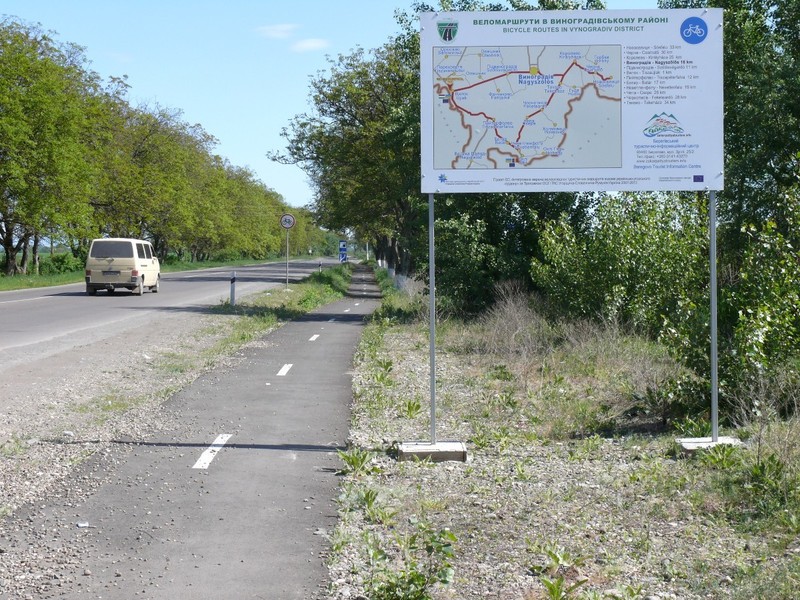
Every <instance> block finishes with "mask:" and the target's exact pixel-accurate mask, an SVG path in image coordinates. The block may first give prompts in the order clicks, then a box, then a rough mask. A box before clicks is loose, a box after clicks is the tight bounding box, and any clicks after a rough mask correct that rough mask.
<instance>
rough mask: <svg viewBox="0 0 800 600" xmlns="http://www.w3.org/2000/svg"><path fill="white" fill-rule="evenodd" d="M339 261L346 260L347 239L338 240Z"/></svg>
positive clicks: (343, 261)
mask: <svg viewBox="0 0 800 600" xmlns="http://www.w3.org/2000/svg"><path fill="white" fill-rule="evenodd" d="M339 262H340V263H345V262H347V240H339Z"/></svg>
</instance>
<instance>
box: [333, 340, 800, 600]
mask: <svg viewBox="0 0 800 600" xmlns="http://www.w3.org/2000/svg"><path fill="white" fill-rule="evenodd" d="M373 334H374V332H373V333H370V331H369V330H368V331H367V333H365V340H366V337H367V336H368V335H373ZM426 335H427V331H426V330H425V331H423V330H421V329H420V327H419V326H395V327H390V328H389V329H388V330H387V331H386V332H385V333H384V334H383V335H382V336H378V337H379V338H380V339H379V340H375V339H373V340H372V341H369V342H368V344H369V348H367V349H365V348H364V347H363V342H362V350H361V352H360V355H359V356H360V360H359V362H358V364H357V365H356V370H355V378H354V398H355V400H354V407H353V425H352V429H351V436H350V443H351V445H352V448H353V449H372V450H374V451H375V457H374V458H373V460H372V461H371V463H370V464H369V467H368V468H363V469H360V470H358V471H355V470H353V469H351V470H350V472H349V473H348V474H347V475H346V477H344V479H343V484H342V496H341V498H340V525H339V527H338V529H337V531H336V532H335V533H334V534H333V535H332V537H331V540H332V544H333V550H334V551H333V553H332V556H331V560H330V567H329V568H330V573H331V585H330V597H331V598H336V599H337V600H345V599H354V598H357V599H363V598H370V599H371V600H374V599H375V598H401V597H408V598H427V597H431V598H435V599H442V600H444V599H459V600H471V599H475V600H477V599H485V598H497V599H502V600H512V599H521V600H533V599H538V598H586V599H589V598H631V599H632V598H646V599H648V600H659V599H661V600H665V599H668V598H669V599H676V598H680V599H700V598H767V597H769V598H791V597H794V596H793V594H794V591H795V589H796V584H797V579H796V576H797V573H798V572H799V570H798V567H799V566H800V537H796V538H795V539H794V540H792V539H786V538H785V537H783V538H781V539H778V536H775V537H773V536H770V535H764V534H763V533H762V534H759V533H753V532H748V530H747V528H746V527H741V526H740V527H735V526H733V525H732V524H731V523H730V522H729V520H728V519H727V518H726V516H725V514H724V513H723V511H722V507H721V506H719V505H718V504H717V498H716V497H715V496H714V495H712V494H706V493H705V490H706V489H707V488H705V487H704V486H703V485H702V480H701V477H702V476H701V473H702V472H703V471H701V470H699V469H698V468H697V464H696V462H697V461H694V460H689V459H686V458H675V457H674V455H672V454H671V453H670V450H671V449H672V448H673V443H674V438H673V437H671V436H647V435H635V436H627V437H625V436H618V437H615V438H610V439H605V438H602V437H599V436H591V437H587V438H584V439H573V440H565V441H554V440H551V439H547V438H546V437H539V435H538V434H537V430H538V429H539V424H540V421H539V419H538V418H536V417H535V416H534V417H532V413H531V411H529V410H525V409H526V408H528V407H526V405H525V402H526V401H525V397H524V395H520V394H519V393H518V392H517V393H511V392H509V391H508V387H507V386H505V384H504V383H503V382H498V381H497V380H496V379H494V378H493V377H492V376H491V374H492V373H493V372H496V363H493V362H492V360H493V359H492V358H491V357H482V356H480V355H475V354H471V355H470V354H463V353H459V354H452V353H449V352H447V351H446V350H438V351H437V381H438V384H439V386H440V387H439V389H438V392H437V407H438V409H439V410H438V411H437V413H438V414H437V439H439V440H460V441H463V442H466V443H467V447H468V453H469V459H468V461H467V462H465V463H462V462H448V463H441V464H436V465H433V464H430V463H429V462H398V461H396V460H394V459H393V458H391V450H392V448H393V447H394V446H395V445H396V444H397V443H398V442H402V441H428V440H429V433H428V432H429V417H428V415H427V412H428V406H429V404H428V394H429V392H428V377H429V370H428V368H427V364H428V360H429V357H428V345H427V337H426ZM494 360H496V359H494ZM420 405H421V406H420ZM351 452H355V450H352V451H351ZM421 524H423V525H421ZM441 530H448V531H450V532H451V533H452V534H454V535H455V538H456V541H455V543H454V545H453V548H454V554H453V556H452V557H450V558H448V557H446V556H445V555H444V554H438V557H439V559H440V561H439V565H438V566H441V565H442V564H444V562H449V564H450V565H451V566H452V569H453V577H452V581H451V583H450V584H449V585H442V584H440V583H430V581H431V580H430V579H429V580H428V584H426V585H425V590H426V593H428V594H430V596H426V595H412V594H411V593H409V592H407V595H400V594H398V595H392V590H398V589H400V588H402V587H403V586H404V585H406V584H407V583H408V582H409V581H410V578H409V577H407V576H408V574H410V573H414V572H416V573H417V574H420V573H422V574H426V573H427V574H430V573H431V572H434V571H435V570H436V569H437V568H438V566H434V568H433V571H431V570H430V569H428V566H429V565H430V564H431V562H430V559H431V557H432V558H434V559H436V557H437V554H436V553H435V552H434V553H432V554H429V553H428V552H426V551H425V542H426V541H431V539H432V538H431V534H430V532H431V531H441ZM430 548H431V547H430V546H429V548H428V549H429V550H430ZM434 562H435V561H434Z"/></svg>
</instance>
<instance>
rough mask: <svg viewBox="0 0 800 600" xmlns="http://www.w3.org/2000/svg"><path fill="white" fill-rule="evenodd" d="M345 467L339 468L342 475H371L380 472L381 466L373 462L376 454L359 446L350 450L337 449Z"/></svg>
mask: <svg viewBox="0 0 800 600" xmlns="http://www.w3.org/2000/svg"><path fill="white" fill-rule="evenodd" d="M336 452H337V454H338V455H339V458H340V459H342V462H343V463H344V467H343V468H342V469H341V470H339V474H340V475H355V476H360V475H371V474H373V473H379V472H380V467H379V466H378V465H376V464H374V463H373V460H374V459H375V456H376V454H375V453H374V452H370V451H369V450H365V449H362V448H358V447H353V448H350V449H349V450H337V451H336Z"/></svg>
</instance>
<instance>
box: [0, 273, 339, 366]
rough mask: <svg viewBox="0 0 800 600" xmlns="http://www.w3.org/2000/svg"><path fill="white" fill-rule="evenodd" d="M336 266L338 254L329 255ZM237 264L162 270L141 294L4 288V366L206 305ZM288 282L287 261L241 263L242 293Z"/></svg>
mask: <svg viewBox="0 0 800 600" xmlns="http://www.w3.org/2000/svg"><path fill="white" fill-rule="evenodd" d="M322 264H323V266H331V265H332V264H338V262H335V263H334V260H333V259H323V261H322ZM319 265H320V261H318V260H314V261H290V263H289V282H290V283H291V282H292V281H298V280H300V279H302V278H304V277H307V276H308V275H309V274H310V273H312V272H313V271H315V270H317V269H318V268H319ZM231 275H232V270H231V269H230V268H227V269H221V268H219V269H205V270H200V271H183V272H179V273H162V276H161V286H160V287H161V291H160V292H159V293H156V294H154V293H152V292H145V294H144V295H143V296H137V295H135V294H132V293H130V292H128V291H127V290H120V291H118V292H115V293H114V294H108V293H106V292H98V293H97V295H96V296H88V295H87V294H86V293H85V289H86V286H85V285H84V284H83V283H80V284H71V285H62V286H57V287H53V288H39V289H30V290H18V291H12V292H0V369H9V368H12V367H14V366H15V365H17V364H22V363H25V362H29V361H31V360H35V359H40V358H44V357H46V356H49V355H52V354H56V353H58V352H62V351H64V350H69V349H71V348H74V347H77V346H81V345H84V344H88V343H92V342H95V341H98V340H101V339H106V338H108V337H112V336H119V335H121V334H122V333H123V332H124V331H126V330H129V329H131V328H134V327H144V326H146V325H147V322H148V319H150V318H152V316H153V315H154V314H159V313H161V314H163V313H164V312H168V311H173V310H176V309H181V310H187V309H188V310H190V309H192V308H197V309H198V310H203V309H205V308H207V307H208V306H209V305H214V304H217V303H219V302H220V301H223V300H226V299H230V288H231V284H230V280H231ZM285 285H286V263H280V262H279V263H265V264H260V265H253V266H247V267H237V268H236V296H237V298H242V297H243V296H244V295H246V294H252V293H256V292H260V291H264V290H267V289H271V288H276V287H280V286H285Z"/></svg>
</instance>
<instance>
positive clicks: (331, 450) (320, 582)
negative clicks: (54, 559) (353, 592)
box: [54, 267, 379, 600]
mask: <svg viewBox="0 0 800 600" xmlns="http://www.w3.org/2000/svg"><path fill="white" fill-rule="evenodd" d="M378 298H379V290H378V287H377V285H376V283H375V280H374V276H373V275H372V273H371V272H370V271H368V270H366V269H364V268H358V267H357V268H356V270H355V272H354V275H353V281H352V285H351V288H350V293H349V296H348V297H347V298H346V299H344V300H342V301H339V302H336V303H333V304H330V305H327V306H325V307H323V308H321V309H318V310H317V311H315V312H313V313H311V314H309V315H307V316H306V317H304V318H302V319H299V320H297V321H294V322H291V323H288V324H286V325H284V326H283V327H281V328H280V329H278V330H276V331H274V332H272V333H271V334H269V335H267V336H266V337H265V338H264V339H263V341H262V343H261V344H257V345H255V347H253V348H250V349H248V350H247V351H246V355H245V358H244V360H242V361H241V363H240V364H238V365H237V366H236V367H235V368H233V369H232V370H227V371H226V370H217V371H215V372H212V373H209V374H207V375H205V376H203V377H201V378H200V379H198V380H197V381H196V382H194V383H193V384H192V385H191V386H189V387H188V388H187V389H185V390H183V391H182V392H180V393H179V394H177V395H176V396H175V397H174V398H173V399H171V400H170V401H169V402H168V403H167V404H166V407H165V408H166V410H168V411H171V412H174V413H175V415H176V416H177V417H178V420H179V422H180V423H181V424H182V425H181V427H180V428H179V429H178V430H174V431H170V432H169V433H165V434H160V435H158V436H157V437H154V438H153V439H148V440H146V441H145V442H144V443H137V444H136V445H134V446H133V448H132V449H131V451H130V452H129V453H127V454H126V455H124V456H123V458H122V459H121V460H120V462H119V463H118V464H117V465H116V468H115V470H114V472H113V473H112V474H111V478H110V480H109V481H108V482H107V483H106V484H105V485H103V486H102V487H101V488H100V489H99V490H98V491H97V492H96V493H94V494H93V495H92V496H91V497H90V499H89V500H88V501H87V502H85V503H84V504H82V505H80V506H78V507H76V508H75V510H74V520H75V521H76V522H78V523H81V524H83V525H87V526H88V527H86V528H77V529H75V530H74V532H73V535H75V536H83V537H84V538H85V539H84V542H87V543H88V547H89V549H90V550H89V552H88V553H87V555H86V556H85V559H84V560H83V561H82V564H81V565H79V566H77V565H76V569H77V570H79V571H80V572H78V573H76V576H75V578H74V580H73V581H72V582H71V584H69V585H62V587H61V588H59V590H58V592H57V593H56V595H55V596H54V597H58V598H73V597H74V598H87V597H92V598H103V599H109V600H123V599H124V600H130V599H132V598H148V599H154V600H156V599H170V600H180V599H190V598H191V599H193V600H197V599H205V598H209V599H210V598H231V599H244V598H269V599H281V600H284V599H295V598H296V599H309V598H317V597H323V596H324V594H323V592H324V583H325V581H326V577H327V570H326V567H325V564H324V556H323V554H324V552H325V550H326V548H327V539H326V537H325V534H326V533H328V532H331V531H332V530H333V528H334V527H335V525H336V519H337V512H336V506H335V503H334V498H335V497H336V495H337V485H338V482H337V479H336V476H335V471H336V470H337V469H338V468H339V467H340V466H341V462H340V460H339V459H338V457H337V455H336V450H337V448H343V447H344V444H345V440H346V437H347V432H348V425H349V416H350V410H349V407H350V402H351V399H352V391H351V390H352V388H351V375H350V373H349V371H350V369H351V366H352V357H353V353H354V350H355V347H356V344H357V342H358V340H359V339H360V336H361V332H362V330H363V325H364V317H365V316H366V315H368V314H369V313H371V312H372V311H373V310H374V309H375V308H376V307H377V304H378Z"/></svg>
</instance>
